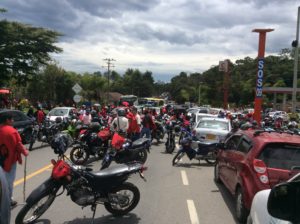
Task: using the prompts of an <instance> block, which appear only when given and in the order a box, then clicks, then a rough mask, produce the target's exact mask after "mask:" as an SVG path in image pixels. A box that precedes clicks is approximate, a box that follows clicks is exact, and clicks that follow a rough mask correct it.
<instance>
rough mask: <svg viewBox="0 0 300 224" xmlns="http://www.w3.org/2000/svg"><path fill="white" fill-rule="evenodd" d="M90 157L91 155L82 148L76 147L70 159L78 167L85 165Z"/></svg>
mask: <svg viewBox="0 0 300 224" xmlns="http://www.w3.org/2000/svg"><path fill="white" fill-rule="evenodd" d="M89 157H90V153H89V152H88V151H87V150H85V149H84V148H82V147H81V146H75V147H73V148H72V150H71V152H70V159H71V161H72V162H73V163H74V164H76V165H83V164H85V163H86V162H87V161H88V159H89Z"/></svg>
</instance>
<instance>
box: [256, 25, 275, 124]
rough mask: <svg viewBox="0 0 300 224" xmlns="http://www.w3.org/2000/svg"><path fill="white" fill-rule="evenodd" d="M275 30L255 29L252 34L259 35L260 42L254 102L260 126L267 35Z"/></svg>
mask: <svg viewBox="0 0 300 224" xmlns="http://www.w3.org/2000/svg"><path fill="white" fill-rule="evenodd" d="M273 30H274V29H254V30H252V32H257V33H259V42H258V56H257V60H258V63H257V68H258V69H257V76H256V91H255V101H254V115H253V118H254V120H256V121H257V123H258V125H259V126H260V122H261V105H262V96H263V95H262V88H263V77H264V63H265V61H264V57H265V46H266V34H267V32H272V31H273Z"/></svg>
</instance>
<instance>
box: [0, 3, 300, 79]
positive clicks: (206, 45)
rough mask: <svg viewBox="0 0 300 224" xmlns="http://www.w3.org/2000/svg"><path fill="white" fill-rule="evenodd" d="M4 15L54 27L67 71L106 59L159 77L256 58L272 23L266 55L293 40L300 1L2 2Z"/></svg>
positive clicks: (98, 67) (94, 66)
mask: <svg viewBox="0 0 300 224" xmlns="http://www.w3.org/2000/svg"><path fill="white" fill-rule="evenodd" d="M1 3H2V6H1V7H3V8H6V9H7V10H8V12H7V13H4V14H0V18H7V19H9V20H16V21H20V22H23V23H28V24H32V25H33V26H41V27H45V28H49V29H54V30H56V31H59V32H61V33H63V34H64V36H63V37H62V38H61V39H60V42H59V43H58V45H59V46H60V47H62V48H63V49H64V52H63V53H62V54H60V55H55V56H54V58H55V59H56V60H57V61H58V62H59V63H60V64H61V65H62V66H63V67H65V68H66V69H67V70H74V71H77V72H85V71H87V72H94V71H97V70H101V66H103V65H104V62H103V58H107V57H109V58H114V59H116V70H118V69H119V71H120V72H121V73H122V71H125V70H126V69H127V68H129V67H132V68H138V69H141V70H144V71H146V70H149V71H152V72H153V74H154V75H155V76H158V74H159V75H160V76H168V77H169V76H170V75H177V74H179V73H180V71H191V72H196V71H198V72H201V71H204V70H207V69H209V68H210V67H211V65H217V64H218V61H219V60H224V59H226V58H229V59H231V60H232V61H234V60H236V59H239V58H243V57H246V56H250V57H255V56H256V55H257V48H258V34H257V33H253V32H252V29H254V28H274V29H275V31H274V32H271V33H269V34H268V35H267V42H266V53H267V54H269V53H272V54H276V53H278V52H280V50H281V49H282V48H286V47H290V43H291V41H292V40H293V39H295V33H296V20H297V8H298V1H296V0H285V1H281V0H269V1H261V0H249V1H244V0H230V1H229V0H163V1H162V0H152V1H140V0H122V1H111V0H89V1H82V0H51V1H41V0H14V1H11V0H3V1H2V2H1Z"/></svg>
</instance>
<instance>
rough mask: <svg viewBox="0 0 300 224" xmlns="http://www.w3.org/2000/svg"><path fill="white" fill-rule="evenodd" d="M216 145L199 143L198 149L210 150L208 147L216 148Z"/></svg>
mask: <svg viewBox="0 0 300 224" xmlns="http://www.w3.org/2000/svg"><path fill="white" fill-rule="evenodd" d="M216 146H217V143H204V142H199V143H198V147H199V148H200V149H201V148H210V147H213V148H214V147H216Z"/></svg>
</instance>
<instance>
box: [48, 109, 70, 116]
mask: <svg viewBox="0 0 300 224" xmlns="http://www.w3.org/2000/svg"><path fill="white" fill-rule="evenodd" d="M67 114H68V109H61V108H60V109H53V110H51V111H50V112H49V116H64V115H67Z"/></svg>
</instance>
